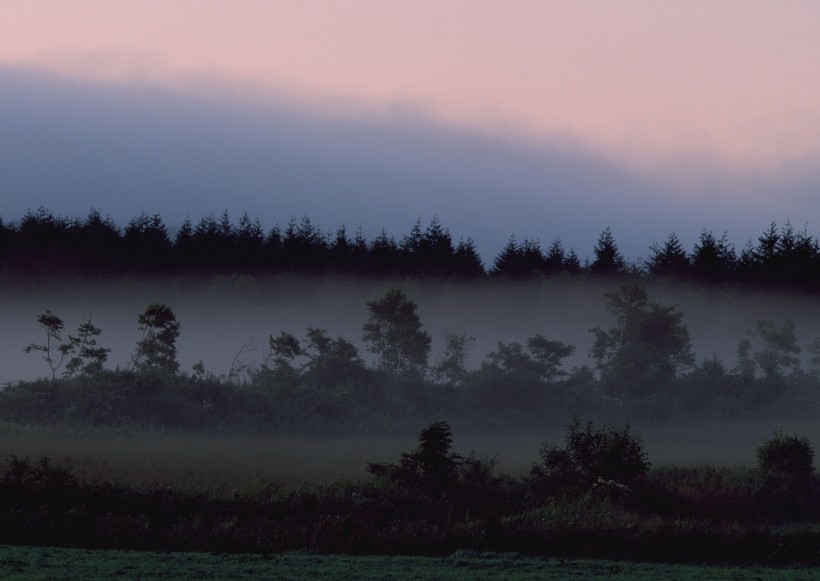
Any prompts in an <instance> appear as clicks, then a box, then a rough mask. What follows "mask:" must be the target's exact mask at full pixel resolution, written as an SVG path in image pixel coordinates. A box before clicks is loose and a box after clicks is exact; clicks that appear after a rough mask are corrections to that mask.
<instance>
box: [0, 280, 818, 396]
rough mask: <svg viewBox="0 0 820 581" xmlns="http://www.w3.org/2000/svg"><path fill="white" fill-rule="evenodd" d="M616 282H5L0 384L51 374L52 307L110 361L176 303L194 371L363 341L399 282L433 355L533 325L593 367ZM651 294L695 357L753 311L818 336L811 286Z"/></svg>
mask: <svg viewBox="0 0 820 581" xmlns="http://www.w3.org/2000/svg"><path fill="white" fill-rule="evenodd" d="M615 286H616V285H615V283H611V282H606V281H590V280H575V279H567V280H563V279H553V280H550V281H547V282H520V283H513V282H502V281H494V282H483V283H478V284H476V283H473V284H469V285H468V284H461V283H456V282H430V281H426V282H418V281H406V280H401V281H384V280H380V281H374V280H371V281H362V280H352V279H343V278H332V277H331V278H300V277H293V276H279V277H261V278H253V277H250V276H230V277H224V276H216V277H208V278H192V279H180V280H175V281H171V280H169V279H156V280H145V279H116V280H93V281H92V280H88V279H86V280H77V281H74V282H70V281H63V282H56V281H55V282H51V283H48V284H45V283H41V284H36V285H29V284H26V283H19V284H16V283H12V282H9V281H7V282H6V284H4V285H3V286H2V288H0V320H2V321H3V327H2V331H0V382H10V381H16V380H20V379H33V378H35V377H38V376H40V377H45V376H49V375H50V370H49V368H48V366H47V365H46V363H45V361H43V360H42V358H41V357H42V354H41V353H36V352H32V353H30V354H25V353H24V352H23V349H24V348H25V347H26V346H27V345H28V344H30V343H42V342H43V341H44V340H45V334H44V332H43V331H42V329H40V327H39V326H38V325H37V316H38V315H39V314H41V313H43V312H44V311H45V310H46V309H49V310H51V311H52V312H53V313H55V314H56V315H58V316H60V317H61V318H63V319H64V321H65V330H64V334H69V333H74V332H75V330H76V328H77V326H78V325H79V324H80V323H83V322H85V321H86V320H88V319H89V318H90V319H91V320H92V322H93V323H94V324H95V325H96V326H97V327H99V328H101V329H102V335H100V337H99V338H98V342H99V343H100V344H101V345H102V346H105V347H110V348H111V350H112V351H111V355H110V358H109V361H108V364H107V366H109V367H112V368H113V367H117V366H120V367H125V366H126V365H128V362H129V361H130V359H131V356H132V354H133V352H134V347H135V344H136V342H137V340H138V339H139V332H138V330H137V317H138V315H139V314H140V313H142V312H143V311H144V310H145V307H146V306H148V305H149V304H151V303H156V302H161V303H165V304H167V305H169V306H170V307H171V308H172V309H173V310H174V312H175V313H176V315H177V319H178V320H179V322H180V323H181V325H182V328H181V335H180V337H179V339H178V342H177V348H178V351H179V360H180V364H181V365H180V368H181V370H183V371H186V370H187V371H190V370H191V368H192V366H193V365H194V364H196V363H197V362H199V361H200V360H201V361H202V362H203V363H204V365H205V368H206V369H207V370H208V371H211V372H213V373H216V374H222V373H227V372H228V371H229V369H230V368H231V366H232V364H236V363H244V364H246V365H250V366H251V367H253V366H254V365H257V364H258V363H259V362H260V360H261V357H262V356H263V352H264V351H265V349H266V348H267V340H268V336H269V335H278V334H279V333H280V332H281V331H286V332H289V333H292V334H294V335H295V336H296V337H298V338H304V337H305V331H306V330H307V328H308V327H316V328H320V329H325V330H327V332H328V334H329V335H330V336H332V337H336V336H341V337H344V338H346V339H348V340H350V341H352V342H353V343H354V344H356V345H357V346H358V347H359V348H360V349H361V350H362V355H363V356H364V357H365V359H369V354H368V353H367V352H366V351H365V350H364V346H363V345H362V343H361V336H362V325H363V324H364V323H365V322H366V321H367V318H368V310H367V302H368V301H372V300H376V299H379V298H381V297H382V296H383V295H384V294H385V293H386V291H387V290H389V289H391V288H400V289H402V290H403V291H404V292H405V293H406V294H407V295H408V297H409V298H410V299H411V300H413V301H415V302H416V303H417V304H418V307H419V310H418V312H419V315H420V317H421V321H422V323H423V325H424V328H425V329H426V330H427V331H428V332H429V333H430V334H431V336H432V338H433V349H432V355H431V361H430V363H431V364H432V363H433V362H434V359H435V357H436V356H437V354H439V353H440V352H441V350H442V349H443V346H444V337H445V334H446V333H456V334H465V335H468V336H472V337H475V343H474V344H473V347H472V349H471V352H470V367H472V368H475V367H478V365H479V364H480V362H481V361H482V360H483V359H484V357H485V356H486V355H487V354H488V353H489V352H490V351H492V350H493V349H495V348H496V345H497V342H498V341H503V342H505V343H506V342H511V341H519V342H522V343H523V342H524V341H525V340H526V339H527V338H529V337H532V336H534V335H536V334H541V335H544V336H545V337H546V338H548V339H553V340H560V341H564V342H567V343H570V344H572V345H574V346H575V347H576V352H575V354H574V355H573V357H571V358H570V359H568V360H567V361H566V362H565V366H566V367H568V368H569V367H573V366H576V365H592V364H593V360H592V359H590V358H588V353H589V349H590V346H591V345H592V340H593V337H592V334H591V333H590V332H589V329H591V328H592V327H596V326H599V327H602V328H610V327H613V326H614V320H613V318H612V316H611V315H610V314H609V313H608V312H607V311H606V297H605V293H606V292H608V291H611V290H613V289H614V288H615ZM648 290H649V299H650V301H653V302H657V303H661V304H664V305H678V307H679V308H680V310H681V311H682V312H683V313H684V323H685V324H686V325H687V327H688V329H689V334H690V337H691V339H692V344H693V348H694V351H695V353H696V354H697V356H698V359H699V360H700V359H702V358H705V357H710V356H712V355H715V354H716V355H718V356H719V357H721V358H722V359H723V361H724V363H725V364H726V365H727V367H731V366H733V365H734V363H735V360H736V348H737V345H738V342H739V341H740V340H741V339H743V338H745V337H746V335H745V332H746V330H748V329H751V328H753V327H754V323H755V321H758V320H765V319H769V320H772V321H774V322H775V323H776V324H778V325H779V324H780V323H782V322H783V321H785V320H788V319H792V320H794V321H795V322H796V325H797V329H796V331H797V336H798V339H799V341H800V344H801V345H802V346H803V347H804V348H805V346H806V345H807V344H808V342H810V341H811V340H812V339H814V338H815V337H818V336H820V304H818V303H817V302H816V301H814V300H812V299H811V298H810V297H808V296H799V295H788V294H778V293H771V292H763V291H751V290H737V289H706V288H702V287H695V286H688V285H669V286H666V285H662V284H655V285H652V284H650V285H649V286H648Z"/></svg>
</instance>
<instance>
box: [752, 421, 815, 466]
mask: <svg viewBox="0 0 820 581" xmlns="http://www.w3.org/2000/svg"><path fill="white" fill-rule="evenodd" d="M813 462H814V449H813V448H812V446H811V442H809V440H808V439H807V438H805V437H798V436H797V435H794V436H786V435H784V434H783V432H781V431H780V430H778V431H776V432H775V433H774V434H773V435H772V437H771V438H769V439H767V440H764V441H763V443H762V444H761V445H760V446H759V447H758V449H757V464H758V467H759V468H760V471H761V472H762V473H763V474H764V475H771V474H782V475H788V476H791V477H795V478H810V477H811V476H812V475H813V474H814V466H813Z"/></svg>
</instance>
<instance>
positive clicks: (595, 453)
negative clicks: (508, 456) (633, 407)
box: [531, 417, 649, 491]
mask: <svg viewBox="0 0 820 581" xmlns="http://www.w3.org/2000/svg"><path fill="white" fill-rule="evenodd" d="M540 456H541V462H540V463H539V464H536V465H534V466H533V468H532V472H531V474H532V477H533V479H534V480H535V482H536V484H537V485H538V486H539V487H542V488H544V489H545V490H548V491H558V490H570V491H572V490H584V489H590V488H592V487H593V486H595V485H603V484H606V483H612V485H613V486H615V485H628V484H631V483H632V482H634V481H636V480H637V479H639V478H641V477H642V476H644V475H645V474H646V472H647V470H648V469H649V462H648V461H647V458H646V454H645V453H644V451H643V441H642V440H641V437H640V436H639V435H638V434H633V433H632V432H631V430H630V427H629V424H627V425H626V426H624V427H623V428H616V427H614V426H604V427H602V428H596V427H594V424H593V422H592V421H588V422H586V424H585V425H584V426H583V427H582V425H581V420H579V419H578V418H577V417H576V418H575V419H573V421H572V423H570V425H569V426H567V434H566V436H565V438H564V447H563V448H559V447H558V446H557V445H556V444H554V443H550V444H545V445H544V446H543V447H542V448H541V451H540Z"/></svg>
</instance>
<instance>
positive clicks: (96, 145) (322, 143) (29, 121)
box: [0, 67, 820, 263]
mask: <svg viewBox="0 0 820 581" xmlns="http://www.w3.org/2000/svg"><path fill="white" fill-rule="evenodd" d="M0 119H2V120H3V130H2V132H0V176H2V180H1V181H0V200H2V204H0V215H2V216H3V218H4V219H5V220H7V221H10V220H16V219H19V218H20V217H21V216H22V215H23V214H24V213H25V212H26V210H27V209H29V208H36V207H38V206H41V205H42V206H45V207H47V208H49V209H51V210H52V211H54V212H55V213H59V214H62V215H71V216H74V215H84V214H85V213H86V212H87V211H88V210H89V208H91V207H94V208H98V209H99V210H100V211H101V212H102V213H103V214H109V215H111V217H112V218H114V220H115V221H117V223H118V224H120V225H124V224H125V223H126V222H127V220H129V219H130V218H132V217H134V216H136V215H137V214H138V213H139V212H140V211H142V210H145V211H146V212H149V213H153V212H158V213H160V214H161V215H162V216H163V218H164V219H165V221H166V223H167V224H169V225H171V226H173V225H178V224H179V223H181V222H182V220H184V219H185V217H186V216H190V217H191V218H192V219H194V220H197V219H198V218H200V217H202V216H204V215H206V214H208V213H211V212H212V213H220V212H222V211H223V210H228V212H230V213H231V215H232V216H234V217H238V216H239V215H240V214H242V213H243V212H248V213H249V214H250V215H251V216H257V217H259V219H260V220H261V221H262V223H263V224H264V225H265V226H266V227H267V228H271V227H273V226H274V225H275V224H277V223H278V224H280V225H284V224H285V223H286V222H287V221H288V220H289V219H290V218H292V217H296V218H297V219H298V218H300V217H301V216H302V215H305V214H306V215H308V216H310V218H311V219H312V220H313V222H314V223H315V224H318V225H319V226H321V227H322V228H324V229H328V230H331V229H333V230H335V228H337V227H339V226H341V225H345V226H346V227H347V228H348V230H349V231H352V230H355V229H356V228H357V227H361V228H362V230H363V231H364V233H365V234H366V235H367V236H368V238H372V237H374V236H375V235H377V234H378V233H379V231H380V230H381V229H382V228H385V229H386V230H387V231H388V232H389V233H391V234H394V235H396V236H400V235H402V234H404V233H406V232H408V231H409V229H410V227H411V226H412V224H413V223H415V221H416V220H417V219H419V218H420V219H421V220H422V222H423V223H426V222H428V221H429V220H430V219H431V218H432V217H433V216H438V218H439V219H440V220H441V221H442V223H443V224H445V225H446V226H448V227H449V228H450V229H451V231H452V233H453V235H454V236H455V237H456V239H458V238H459V237H461V236H463V237H467V236H469V237H472V238H473V239H474V240H475V241H476V243H477V245H478V248H479V251H480V253H481V255H482V257H483V258H484V260H485V262H487V263H490V262H492V259H493V258H494V256H495V254H496V253H497V252H498V251H499V250H500V249H501V247H502V246H503V244H504V243H505V242H506V240H507V239H508V238H509V236H510V235H511V234H513V233H514V234H516V236H517V237H518V239H519V240H520V239H523V238H524V237H528V238H530V239H539V240H541V241H542V244H543V245H544V246H546V245H548V244H549V243H550V242H551V241H552V240H553V239H554V238H558V237H560V238H561V240H562V241H563V242H564V245H565V246H566V247H574V248H575V249H576V251H577V252H578V254H579V255H580V256H581V258H584V257H586V256H591V255H592V247H593V244H594V242H595V240H596V239H597V236H598V234H599V233H600V232H601V230H602V229H603V228H605V227H606V226H610V227H611V228H612V229H613V232H614V233H615V237H616V240H617V241H618V243H619V245H620V247H621V249H622V250H623V252H624V253H625V254H626V255H627V256H629V257H631V258H632V259H636V258H638V257H640V256H646V255H647V253H648V248H649V246H650V245H651V244H653V243H655V242H659V241H662V240H663V239H665V238H666V236H667V235H668V234H669V233H670V232H673V231H675V232H677V233H678V235H679V236H680V237H681V239H682V240H683V241H684V242H685V243H687V245H688V246H689V247H690V248H691V244H692V243H693V242H694V240H695V239H696V237H697V235H698V234H699V233H700V231H701V229H703V228H707V229H713V230H715V231H717V232H722V231H723V230H728V231H729V237H730V239H731V240H732V241H734V242H735V243H736V244H737V245H739V246H740V245H742V244H743V243H744V242H745V241H746V240H747V239H748V238H750V237H756V236H757V235H758V234H759V233H760V232H761V231H762V230H763V229H764V228H765V227H766V226H767V225H768V223H769V222H771V221H772V220H775V221H778V222H783V221H785V220H787V219H788V220H791V221H792V223H793V224H794V225H795V226H796V227H798V228H802V227H804V226H806V225H808V228H809V231H810V232H812V228H813V227H816V226H817V218H816V216H817V215H818V210H820V199H818V196H816V193H817V192H818V191H820V188H818V186H819V185H820V170H819V169H818V168H817V166H816V164H812V163H809V162H808V161H807V162H806V163H804V164H801V163H798V162H795V163H794V164H793V165H792V166H790V167H788V168H780V169H779V170H777V171H765V172H764V171H762V170H761V171H759V172H754V171H749V170H746V171H744V172H743V173H739V172H738V170H728V169H722V168H721V167H720V166H718V165H716V164H712V163H709V162H708V161H706V160H702V159H689V160H684V159H670V160H669V162H668V163H667V164H664V165H659V166H657V167H655V168H651V169H648V170H647V169H646V168H644V169H642V170H640V171H638V170H635V169H631V170H630V169H629V168H627V167H626V166H623V165H619V164H618V163H617V162H616V161H614V160H613V159H611V158H607V157H606V156H604V155H603V154H600V153H598V152H595V151H593V150H590V149H588V148H586V149H585V148H584V147H582V146H580V145H579V144H578V143H576V142H573V141H572V140H570V139H567V138H562V137H561V136H554V137H552V138H548V139H544V140H541V141H534V140H533V139H532V138H527V139H525V138H520V139H519V138H516V137H514V136H511V135H492V134H489V133H487V132H486V131H483V132H482V131H478V130H470V129H469V128H465V127H453V126H447V125H443V124H441V123H439V122H436V121H434V120H433V118H432V117H430V116H427V115H425V114H424V113H423V112H422V111H418V110H413V109H412V108H396V109H395V110H387V111H385V110H382V111H380V112H378V113H373V114H370V113H368V112H367V111H366V110H365V109H361V110H359V111H358V112H356V113H348V114H345V115H335V116H334V115H331V114H327V113H323V112H322V111H321V110H318V109H317V108H316V107H315V106H310V107H308V106H302V105H300V103H298V102H295V101H294V100H293V99H292V98H285V97H280V98H264V99H260V98H249V99H245V100H243V99H241V98H230V99H223V98H219V97H217V96H214V95H212V94H207V93H203V92H197V91H193V90H191V91H182V90H178V89H177V90H171V89H168V88H163V87H161V86H158V85H148V84H139V83H122V82H121V83H113V82H108V83H103V82H91V81H83V80H78V79H73V78H69V77H65V76H60V75H57V74H53V73H47V72H44V71H32V70H30V69H29V70H26V69H22V68H15V67H0Z"/></svg>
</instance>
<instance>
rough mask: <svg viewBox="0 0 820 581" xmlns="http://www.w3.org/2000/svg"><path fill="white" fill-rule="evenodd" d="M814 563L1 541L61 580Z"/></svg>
mask: <svg viewBox="0 0 820 581" xmlns="http://www.w3.org/2000/svg"><path fill="white" fill-rule="evenodd" d="M818 574H820V571H818V570H817V569H813V568H791V567H784V568H769V567H735V566H698V565H677V564H666V563H630V562H615V561H595V560H585V559H566V560H564V559H548V558H533V557H521V556H519V555H516V554H492V553H490V554H482V553H473V552H465V551H460V552H457V553H454V554H453V555H451V556H449V557H441V558H431V557H351V556H341V555H307V554H284V555H220V554H212V553H152V552H135V551H86V550H81V549H59V548H33V547H10V546H0V578H2V579H5V580H9V581H17V580H19V581H22V580H26V581H36V580H46V579H49V580H61V579H72V580H73V579H85V580H87V581H93V580H96V579H113V578H117V579H142V580H149V579H175V580H177V581H183V580H186V579H196V580H203V579H221V580H228V579H242V580H250V581H252V580H254V579H287V580H290V581H299V580H303V579H304V580H310V581H314V580H318V579H359V580H362V581H365V580H368V579H373V580H376V579H378V580H381V579H393V580H404V579H417V580H420V579H425V580H428V579H430V580H434V579H440V580H452V581H457V580H465V581H466V580H470V581H472V580H476V581H495V580H498V581H501V580H505V581H506V580H511V581H515V580H521V581H524V580H535V579H538V580H539V581H549V580H553V579H554V580H563V579H568V578H577V579H585V580H588V581H596V580H599V579H600V580H607V581H618V580H637V581H641V580H650V579H651V580H655V579H677V580H680V581H683V580H693V581H695V580H700V579H703V580H705V579H709V580H727V581H728V580H739V579H759V580H762V581H769V580H771V581H779V580H783V581H785V580H794V581H800V580H810V579H816V578H817V575H818Z"/></svg>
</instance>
